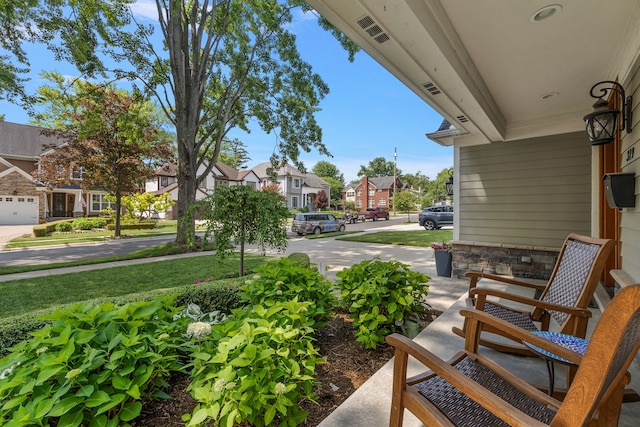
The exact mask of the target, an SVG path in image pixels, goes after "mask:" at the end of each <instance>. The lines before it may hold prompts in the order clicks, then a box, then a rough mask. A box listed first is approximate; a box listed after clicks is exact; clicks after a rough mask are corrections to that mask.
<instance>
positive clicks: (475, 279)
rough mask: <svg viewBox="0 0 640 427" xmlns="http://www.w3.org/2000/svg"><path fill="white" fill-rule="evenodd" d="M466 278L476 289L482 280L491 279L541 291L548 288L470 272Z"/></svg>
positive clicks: (493, 275)
mask: <svg viewBox="0 0 640 427" xmlns="http://www.w3.org/2000/svg"><path fill="white" fill-rule="evenodd" d="M465 276H467V277H469V278H471V283H470V287H475V285H476V284H477V283H478V282H479V281H480V279H491V280H495V281H496V282H502V283H507V284H509V285H517V286H523V287H526V288H532V289H537V290H540V291H542V290H544V288H546V287H547V285H546V284H536V283H529V282H523V281H522V280H517V279H512V278H510V277H504V276H498V275H496V274H490V273H477V272H473V271H470V272H468V273H465ZM471 285H473V286H471Z"/></svg>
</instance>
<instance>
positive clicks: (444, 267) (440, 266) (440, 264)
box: [434, 251, 451, 277]
mask: <svg viewBox="0 0 640 427" xmlns="http://www.w3.org/2000/svg"><path fill="white" fill-rule="evenodd" d="M434 253H435V256H436V272H437V273H438V276H441V277H451V252H443V251H435V252H434Z"/></svg>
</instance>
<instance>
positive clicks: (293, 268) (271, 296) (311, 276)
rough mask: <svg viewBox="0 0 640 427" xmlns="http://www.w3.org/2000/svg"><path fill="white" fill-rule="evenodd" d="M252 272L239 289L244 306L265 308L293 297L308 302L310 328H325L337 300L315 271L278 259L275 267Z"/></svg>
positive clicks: (288, 259) (329, 286)
mask: <svg viewBox="0 0 640 427" xmlns="http://www.w3.org/2000/svg"><path fill="white" fill-rule="evenodd" d="M256 273H257V274H255V275H253V277H252V278H250V279H247V280H246V281H245V282H244V284H243V285H241V287H240V291H241V292H240V298H241V299H242V300H243V301H245V302H246V303H248V304H260V305H265V304H270V302H286V301H290V300H292V299H294V298H297V299H298V301H309V302H310V303H311V306H310V307H309V309H308V313H307V316H308V317H309V318H310V319H312V321H313V327H314V328H321V327H323V326H325V325H326V324H327V322H328V321H329V319H331V316H332V315H333V309H334V307H335V305H336V302H337V299H336V297H335V296H334V294H333V292H332V289H331V286H332V285H331V282H329V281H328V280H327V279H326V278H325V277H324V276H323V275H322V274H320V273H319V272H318V271H317V270H315V269H311V268H306V267H303V266H301V265H300V264H299V263H298V262H296V261H295V260H292V259H290V258H280V259H279V260H278V262H277V263H275V264H264V265H262V266H260V267H259V268H258V269H257V270H256Z"/></svg>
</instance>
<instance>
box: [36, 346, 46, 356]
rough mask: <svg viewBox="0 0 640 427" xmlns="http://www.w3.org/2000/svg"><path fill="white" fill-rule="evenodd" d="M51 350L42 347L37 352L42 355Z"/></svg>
mask: <svg viewBox="0 0 640 427" xmlns="http://www.w3.org/2000/svg"><path fill="white" fill-rule="evenodd" d="M48 349H49V347H46V346H45V347H40V348H39V349H37V350H36V354H42V353H44V352H45V351H47V350H48Z"/></svg>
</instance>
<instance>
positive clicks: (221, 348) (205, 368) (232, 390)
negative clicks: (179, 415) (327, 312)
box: [183, 300, 322, 427]
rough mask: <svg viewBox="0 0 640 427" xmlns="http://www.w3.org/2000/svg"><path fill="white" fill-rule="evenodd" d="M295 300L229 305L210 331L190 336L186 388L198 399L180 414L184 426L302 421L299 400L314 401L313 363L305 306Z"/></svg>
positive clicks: (228, 426) (259, 426) (315, 360)
mask: <svg viewBox="0 0 640 427" xmlns="http://www.w3.org/2000/svg"><path fill="white" fill-rule="evenodd" d="M310 306H311V303H309V302H298V301H296V300H293V301H288V302H286V303H276V304H274V305H272V306H271V307H264V306H260V305H256V306H247V307H245V308H243V309H237V310H234V312H233V316H231V317H229V318H228V319H227V320H226V321H225V322H223V323H219V324H216V325H212V326H211V330H210V331H209V333H207V331H206V330H205V328H204V327H203V328H202V333H201V334H199V335H198V336H194V337H193V338H192V346H191V347H190V349H191V360H192V362H191V365H190V367H191V375H192V381H191V384H190V385H189V390H190V392H191V394H192V396H193V397H194V398H195V399H196V400H197V401H198V402H199V403H198V405H197V406H196V407H195V409H194V410H193V412H192V414H188V415H185V416H184V417H183V419H184V421H186V423H187V424H186V425H187V426H200V425H210V423H211V422H213V425H216V426H218V425H219V426H221V427H232V426H235V425H251V426H254V427H262V426H266V425H271V424H272V422H277V423H279V424H278V425H280V426H295V425H298V424H300V423H302V422H303V421H304V420H305V418H306V417H307V415H308V414H307V412H306V411H305V410H304V409H302V407H301V406H300V402H301V400H303V399H307V400H312V401H313V400H314V399H315V395H314V393H313V391H312V388H313V385H314V383H315V380H314V378H313V376H314V374H315V366H316V364H317V363H320V362H321V361H322V359H321V358H319V357H318V353H317V350H316V349H315V348H314V346H313V342H312V334H313V329H312V328H311V327H310V326H309V324H310V322H309V319H308V318H307V317H306V314H307V312H306V310H307V309H308V308H309V307H310Z"/></svg>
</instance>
